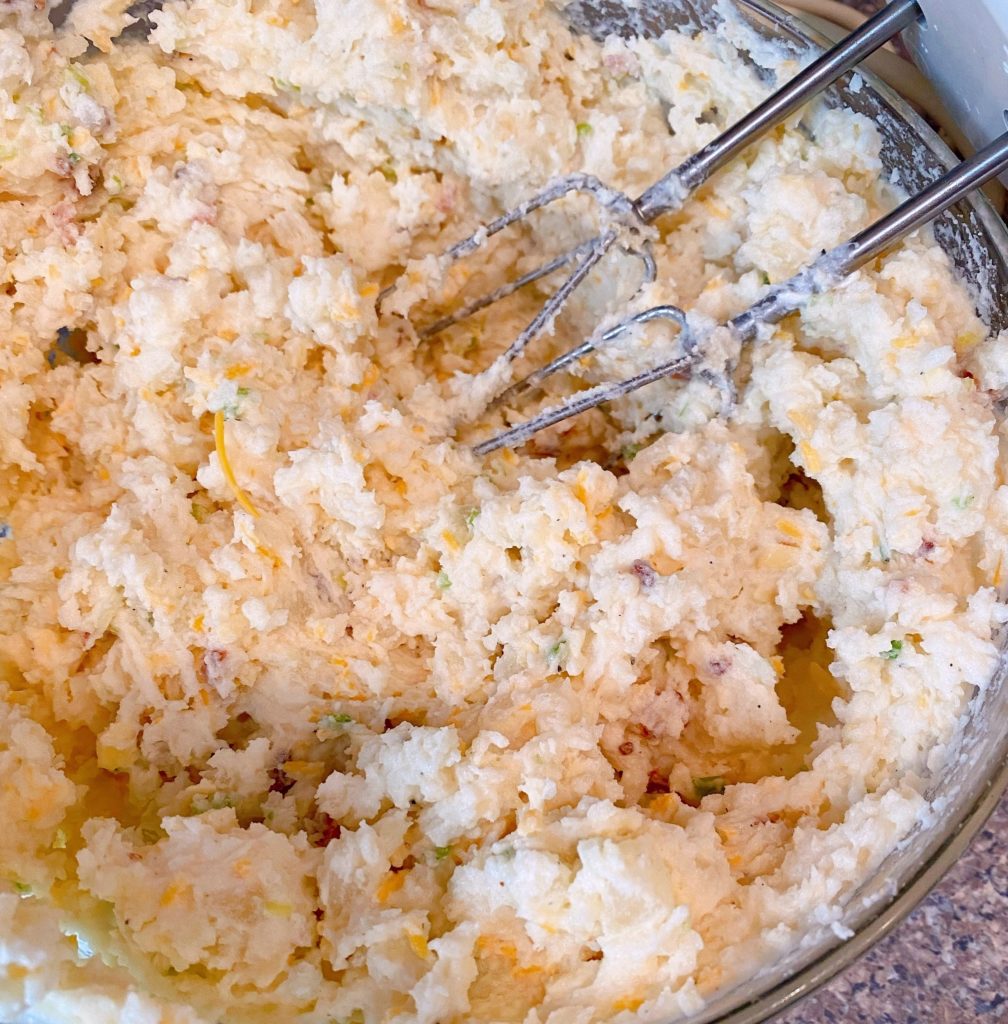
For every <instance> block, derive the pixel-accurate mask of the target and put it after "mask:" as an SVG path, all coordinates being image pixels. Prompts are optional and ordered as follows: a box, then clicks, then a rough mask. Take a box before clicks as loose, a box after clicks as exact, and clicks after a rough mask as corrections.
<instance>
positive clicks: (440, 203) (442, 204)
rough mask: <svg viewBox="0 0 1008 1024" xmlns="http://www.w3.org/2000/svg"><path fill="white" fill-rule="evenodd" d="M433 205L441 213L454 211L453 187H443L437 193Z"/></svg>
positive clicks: (454, 196)
mask: <svg viewBox="0 0 1008 1024" xmlns="http://www.w3.org/2000/svg"><path fill="white" fill-rule="evenodd" d="M434 205H435V206H436V207H437V208H438V210H439V211H440V212H441V213H451V212H452V210H454V209H455V205H456V195H455V186H454V185H445V186H444V187H442V189H441V191H440V192H439V193H438V197H437V199H436V200H435V201H434Z"/></svg>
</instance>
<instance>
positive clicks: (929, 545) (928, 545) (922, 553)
mask: <svg viewBox="0 0 1008 1024" xmlns="http://www.w3.org/2000/svg"><path fill="white" fill-rule="evenodd" d="M934 549H935V545H934V541H933V540H925V541H922V542H921V546H920V547H919V548H918V549H917V553H916V557H917V558H927V557H928V555H930V554H931V552H932V551H934Z"/></svg>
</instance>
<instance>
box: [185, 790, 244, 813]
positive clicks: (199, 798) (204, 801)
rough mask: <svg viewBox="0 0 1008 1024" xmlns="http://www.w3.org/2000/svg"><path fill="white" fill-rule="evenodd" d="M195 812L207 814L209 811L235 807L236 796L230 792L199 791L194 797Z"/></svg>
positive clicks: (193, 808) (193, 810)
mask: <svg viewBox="0 0 1008 1024" xmlns="http://www.w3.org/2000/svg"><path fill="white" fill-rule="evenodd" d="M190 806H191V808H192V813H193V814H206V812H207V811H220V810H222V809H223V808H225V807H234V797H232V796H231V795H230V794H228V793H211V794H210V795H209V796H208V795H207V794H206V793H197V794H196V795H195V796H194V797H193V798H192V804H191V805H190Z"/></svg>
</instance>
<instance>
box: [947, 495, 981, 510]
mask: <svg viewBox="0 0 1008 1024" xmlns="http://www.w3.org/2000/svg"><path fill="white" fill-rule="evenodd" d="M974 501H976V495H975V494H966V495H964V496H963V497H961V498H953V499H952V504H953V505H955V507H956V508H957V509H959V511H960V512H965V511H966V509H968V508H969V507H970V505H972V504H973V502H974Z"/></svg>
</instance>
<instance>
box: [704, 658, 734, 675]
mask: <svg viewBox="0 0 1008 1024" xmlns="http://www.w3.org/2000/svg"><path fill="white" fill-rule="evenodd" d="M731 663H732V662H731V658H729V657H728V656H727V655H725V656H723V657H719V658H711V659H710V661H708V662H707V668H708V669H710V671H711V674H712V675H715V676H723V675H724V674H725V672H727V671H728V669H730V668H731Z"/></svg>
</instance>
